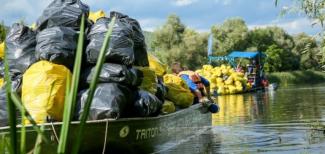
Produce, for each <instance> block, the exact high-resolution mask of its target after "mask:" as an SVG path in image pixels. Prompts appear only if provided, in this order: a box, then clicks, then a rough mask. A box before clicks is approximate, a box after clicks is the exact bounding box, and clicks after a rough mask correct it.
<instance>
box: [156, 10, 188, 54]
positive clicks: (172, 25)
mask: <svg viewBox="0 0 325 154" xmlns="http://www.w3.org/2000/svg"><path fill="white" fill-rule="evenodd" d="M184 31H185V26H184V24H182V23H181V20H180V18H179V17H178V16H176V15H174V14H173V15H170V16H168V18H167V22H166V23H165V24H164V25H163V26H162V27H161V28H159V29H158V30H156V31H155V32H154V38H153V40H152V46H151V47H152V49H153V50H166V49H167V50H169V49H172V48H173V47H174V46H178V45H179V44H180V43H182V38H183V33H184Z"/></svg>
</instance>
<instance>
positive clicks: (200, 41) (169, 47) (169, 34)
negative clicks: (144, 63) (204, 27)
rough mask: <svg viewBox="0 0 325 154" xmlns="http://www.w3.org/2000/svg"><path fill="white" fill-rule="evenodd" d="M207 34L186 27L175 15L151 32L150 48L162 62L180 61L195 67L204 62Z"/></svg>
mask: <svg viewBox="0 0 325 154" xmlns="http://www.w3.org/2000/svg"><path fill="white" fill-rule="evenodd" d="M207 38H208V35H207V34H204V33H202V34H200V33H198V32H196V31H194V30H192V29H189V28H186V27H185V26H184V24H183V23H182V22H181V20H180V19H179V17H177V16H176V15H170V16H169V17H168V19H167V22H166V23H165V24H164V25H163V26H162V27H161V28H159V29H157V30H156V31H154V32H153V40H152V42H151V48H152V49H153V51H154V54H156V55H157V56H158V57H159V58H160V59H161V60H162V61H163V62H164V63H166V64H172V63H173V62H181V63H182V64H183V65H184V66H185V67H187V68H190V69H195V68H198V67H201V65H202V64H204V63H206V62H207V60H206V56H205V55H206V47H207Z"/></svg>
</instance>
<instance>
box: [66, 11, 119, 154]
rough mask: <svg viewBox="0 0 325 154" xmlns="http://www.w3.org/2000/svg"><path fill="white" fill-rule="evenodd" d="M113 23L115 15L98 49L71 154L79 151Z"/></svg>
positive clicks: (76, 153)
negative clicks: (93, 72) (93, 71)
mask: <svg viewBox="0 0 325 154" xmlns="http://www.w3.org/2000/svg"><path fill="white" fill-rule="evenodd" d="M114 24H115V17H114V18H113V19H112V20H111V22H110V24H109V29H108V31H107V33H106V35H105V39H104V43H103V45H102V48H101V50H100V53H99V56H98V60H97V63H96V67H95V74H94V77H93V79H92V81H91V83H90V86H89V90H88V95H87V96H88V97H87V99H86V102H85V106H84V111H83V113H82V115H81V119H80V125H79V128H78V132H77V137H78V139H77V140H76V141H75V144H74V146H73V149H72V154H78V153H79V149H80V145H81V141H82V140H83V135H82V134H83V132H84V128H85V123H86V121H87V119H88V115H89V110H90V106H91V103H92V100H93V96H94V93H95V90H96V87H97V82H98V77H99V74H100V72H101V70H102V66H103V64H104V60H105V53H106V51H107V49H108V47H109V42H110V40H111V34H112V31H113V27H114Z"/></svg>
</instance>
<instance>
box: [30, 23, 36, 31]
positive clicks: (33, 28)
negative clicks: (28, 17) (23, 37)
mask: <svg viewBox="0 0 325 154" xmlns="http://www.w3.org/2000/svg"><path fill="white" fill-rule="evenodd" d="M36 28H37V25H36V23H35V22H34V23H32V25H30V29H32V30H36Z"/></svg>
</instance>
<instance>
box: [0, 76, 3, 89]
mask: <svg viewBox="0 0 325 154" xmlns="http://www.w3.org/2000/svg"><path fill="white" fill-rule="evenodd" d="M3 83H4V79H3V78H0V88H1V87H2V86H3Z"/></svg>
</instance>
